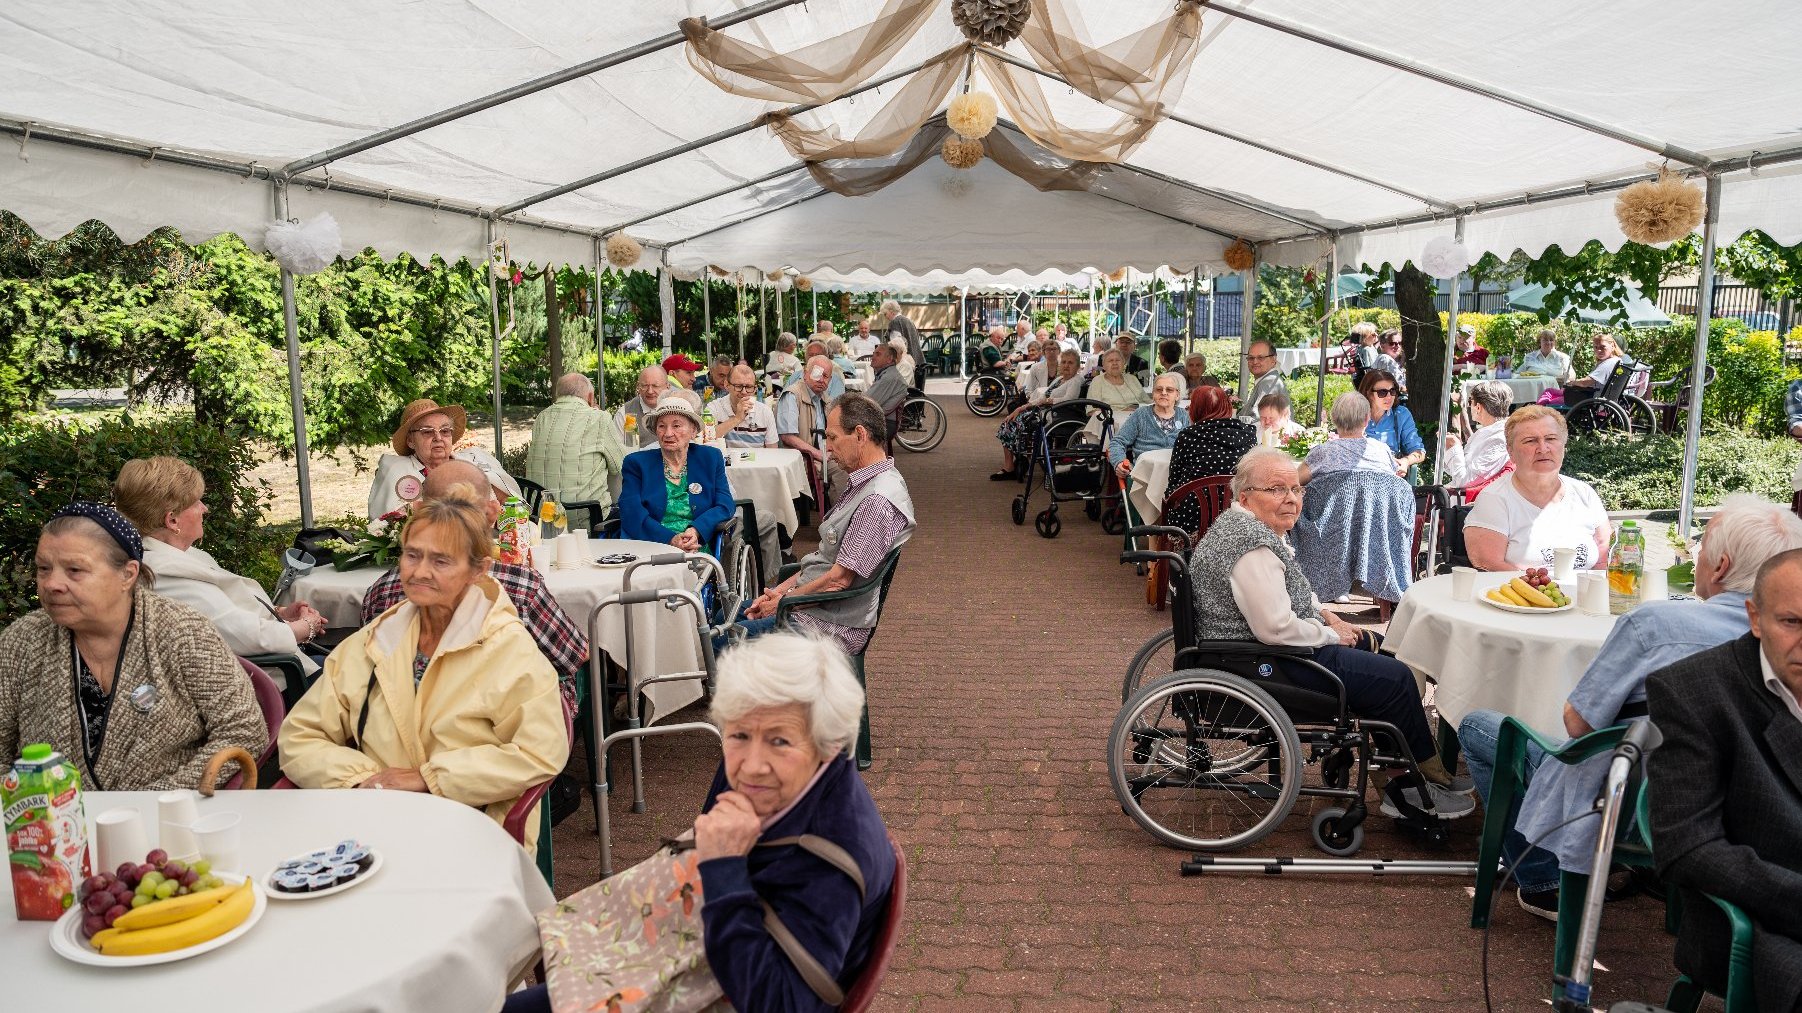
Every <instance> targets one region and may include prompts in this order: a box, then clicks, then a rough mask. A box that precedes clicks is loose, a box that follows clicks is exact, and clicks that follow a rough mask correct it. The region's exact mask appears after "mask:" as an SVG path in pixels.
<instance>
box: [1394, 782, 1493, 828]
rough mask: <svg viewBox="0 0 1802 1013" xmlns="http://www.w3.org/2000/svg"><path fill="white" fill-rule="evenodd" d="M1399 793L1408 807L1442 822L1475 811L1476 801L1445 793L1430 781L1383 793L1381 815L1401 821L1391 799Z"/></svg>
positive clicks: (1452, 793) (1464, 796)
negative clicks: (1395, 793) (1394, 794)
mask: <svg viewBox="0 0 1802 1013" xmlns="http://www.w3.org/2000/svg"><path fill="white" fill-rule="evenodd" d="M1394 792H1400V793H1401V796H1402V799H1403V800H1404V801H1406V802H1407V803H1408V804H1409V805H1411V806H1413V807H1415V808H1416V809H1420V810H1422V811H1424V812H1425V813H1426V814H1427V815H1428V816H1433V817H1436V818H1438V819H1442V820H1455V819H1458V818H1459V817H1462V816H1469V815H1470V814H1471V813H1473V812H1476V811H1477V800H1476V799H1474V798H1471V797H1470V796H1468V795H1459V794H1457V793H1456V792H1450V791H1446V790H1445V789H1444V788H1441V787H1439V786H1438V785H1436V784H1434V783H1432V782H1431V781H1428V782H1425V783H1423V784H1420V785H1417V786H1415V787H1412V788H1395V787H1394V786H1393V785H1392V786H1391V787H1390V789H1389V790H1387V791H1384V792H1383V800H1382V802H1381V804H1380V806H1379V808H1381V809H1382V811H1383V815H1385V816H1388V817H1390V818H1391V819H1398V820H1399V819H1401V818H1402V811H1401V808H1400V807H1399V806H1397V805H1396V804H1395V801H1394V800H1393V799H1392V798H1391V795H1392V793H1394Z"/></svg>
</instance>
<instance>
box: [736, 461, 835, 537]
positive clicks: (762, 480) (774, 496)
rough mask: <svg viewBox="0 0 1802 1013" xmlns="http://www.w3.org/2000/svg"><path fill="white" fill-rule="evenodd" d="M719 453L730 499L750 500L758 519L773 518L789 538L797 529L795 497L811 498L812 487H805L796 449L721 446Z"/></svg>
mask: <svg viewBox="0 0 1802 1013" xmlns="http://www.w3.org/2000/svg"><path fill="white" fill-rule="evenodd" d="M720 452H721V453H722V454H724V455H725V456H726V483H727V484H728V485H730V486H731V487H732V496H733V498H735V499H738V498H742V499H749V500H750V501H751V503H752V505H754V506H756V508H757V516H758V518H760V519H761V518H764V517H774V518H776V523H778V524H780V525H782V526H783V527H785V528H787V529H788V532H789V534H791V535H792V534H794V533H795V532H796V531H798V530H799V529H800V526H801V522H800V519H799V518H798V517H797V516H796V514H795V497H797V496H806V497H808V498H809V499H812V498H813V487H812V486H810V485H808V484H807V462H806V460H804V459H803V458H802V456H801V452H800V451H799V450H791V449H789V448H788V447H757V448H755V449H749V450H746V449H739V448H736V447H722V448H721V450H720ZM755 535H756V532H751V533H750V536H751V537H754V536H755Z"/></svg>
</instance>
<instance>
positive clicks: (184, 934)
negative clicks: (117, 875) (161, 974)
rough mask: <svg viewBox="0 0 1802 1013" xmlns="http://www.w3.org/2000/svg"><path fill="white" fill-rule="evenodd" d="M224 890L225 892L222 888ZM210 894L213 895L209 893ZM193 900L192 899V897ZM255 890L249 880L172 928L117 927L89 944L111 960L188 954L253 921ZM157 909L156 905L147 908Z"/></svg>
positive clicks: (98, 933) (162, 926)
mask: <svg viewBox="0 0 1802 1013" xmlns="http://www.w3.org/2000/svg"><path fill="white" fill-rule="evenodd" d="M222 889H223V888H222ZM207 892H209V893H211V892H212V891H207ZM190 896H193V895H190ZM256 901H257V895H256V890H255V889H254V888H253V887H252V886H251V882H250V880H249V879H248V878H247V879H245V880H244V882H242V883H240V884H238V885H237V886H236V887H235V888H232V889H231V890H230V893H229V895H228V896H227V897H226V898H225V900H224V901H222V902H220V903H218V904H214V905H213V906H212V907H211V908H209V909H208V910H206V911H202V912H201V913H200V914H197V915H195V916H193V917H192V918H185V919H183V920H181V921H178V922H174V923H172V924H169V925H158V926H157V927H155V928H149V929H134V930H131V931H126V932H121V931H119V929H118V928H117V927H116V926H117V922H115V923H114V925H115V927H114V928H110V929H106V930H103V931H101V932H96V933H94V938H93V939H90V940H88V942H89V943H90V944H91V945H92V946H93V947H94V949H96V950H98V951H99V952H101V953H103V954H105V955H106V956H109V957H140V956H144V955H146V954H151V953H168V952H170V951H172V950H185V949H187V948H188V947H190V946H196V945H198V944H200V943H204V942H206V941H207V940H209V939H215V938H217V937H219V936H222V935H224V934H226V933H227V932H230V931H231V930H232V929H235V928H237V927H238V926H239V925H242V924H243V923H244V919H246V918H248V917H250V912H251V909H252V908H254V907H256ZM149 907H155V905H154V904H152V905H146V907H145V908H139V910H146V909H147V908H149Z"/></svg>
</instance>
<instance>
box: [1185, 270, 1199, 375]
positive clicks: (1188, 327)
mask: <svg viewBox="0 0 1802 1013" xmlns="http://www.w3.org/2000/svg"><path fill="white" fill-rule="evenodd" d="M1200 275H1201V268H1199V267H1197V268H1192V269H1190V272H1189V297H1188V298H1187V299H1184V300H1183V353H1184V354H1185V355H1186V354H1188V353H1189V352H1192V351H1194V350H1195V286H1196V284H1197V282H1198V281H1199V280H1200Z"/></svg>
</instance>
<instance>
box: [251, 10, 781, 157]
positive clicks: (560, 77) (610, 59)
mask: <svg viewBox="0 0 1802 1013" xmlns="http://www.w3.org/2000/svg"><path fill="white" fill-rule="evenodd" d="M802 2H804V0H763V2H762V3H757V4H752V5H751V6H749V7H746V8H744V9H742V10H736V11H730V12H728V13H725V14H721V15H720V16H718V17H716V18H709V19H707V25H708V27H710V28H713V29H714V30H716V31H717V30H719V29H722V28H730V27H731V26H733V25H737V24H742V23H744V22H746V21H749V20H751V19H752V18H756V17H761V16H762V15H765V14H768V13H770V12H771V11H779V10H781V9H782V8H784V7H793V6H794V5H795V4H797V3H802ZM685 41H687V40H686V37H685V36H684V35H683V34H682V32H681V31H680V30H679V29H678V30H677V31H674V32H670V33H669V34H667V35H659V36H658V37H656V38H654V39H648V40H646V41H644V42H640V43H638V44H637V45H635V46H627V47H626V48H625V49H621V50H616V51H614V52H612V53H608V54H607V55H605V56H597V57H595V58H594V59H592V60H584V61H582V62H581V63H578V64H576V65H575V66H573V67H565V68H563V69H562V70H557V71H552V72H551V73H549V74H545V75H544V76H542V77H536V78H533V79H532V80H530V81H526V82H523V83H520V84H516V85H514V86H512V87H511V88H503V89H501V90H500V91H497V92H494V93H492V94H489V95H484V96H482V97H481V98H477V99H471V100H469V101H468V102H463V103H459V104H457V105H454V106H452V107H450V108H449V109H444V110H440V111H438V112H435V113H431V114H429V115H426V116H421V117H419V118H418V119H415V120H408V121H407V122H405V123H402V124H400V125H399V126H394V127H389V128H388V129H386V130H378V131H376V132H375V133H373V134H369V135H368V136H366V137H360V138H358V139H356V140H354V141H350V142H347V143H345V144H340V145H338V146H337V147H335V148H328V149H326V150H325V151H322V152H320V153H318V154H317V155H310V156H308V157H306V158H302V159H299V160H298V161H293V162H289V163H288V164H287V165H285V166H283V167H282V170H281V171H282V174H283V175H285V176H293V175H294V174H296V173H301V172H306V171H307V170H308V169H317V168H319V167H320V166H322V165H325V164H327V163H329V162H335V161H337V160H338V159H340V158H345V157H347V156H350V155H355V154H357V153H358V152H363V151H368V150H369V149H370V148H375V147H380V146H381V145H384V144H387V143H388V142H389V141H398V140H400V139H401V138H403V137H409V136H412V135H413V134H417V133H419V132H420V131H422V130H430V129H431V128H433V127H437V126H442V125H444V124H446V123H450V122H453V121H455V120H459V119H462V118H463V117H465V116H469V115H472V114H474V113H479V112H482V111H483V110H486V109H493V108H494V107H495V106H498V105H505V104H506V103H508V102H511V101H513V100H514V99H520V98H525V97H526V96H527V95H534V94H537V93H538V92H541V91H544V90H545V89H547V88H555V87H556V86H557V85H560V84H567V83H569V82H570V81H574V80H577V79H578V78H584V77H587V76H589V75H590V74H595V73H598V72H600V71H603V70H606V69H608V68H609V67H617V66H619V65H620V64H622V63H630V62H631V61H633V60H636V59H638V58H639V57H641V56H649V55H651V54H652V53H656V52H659V51H661V50H665V49H668V48H670V47H671V46H679V45H682V44H683V43H684V42H685Z"/></svg>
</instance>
